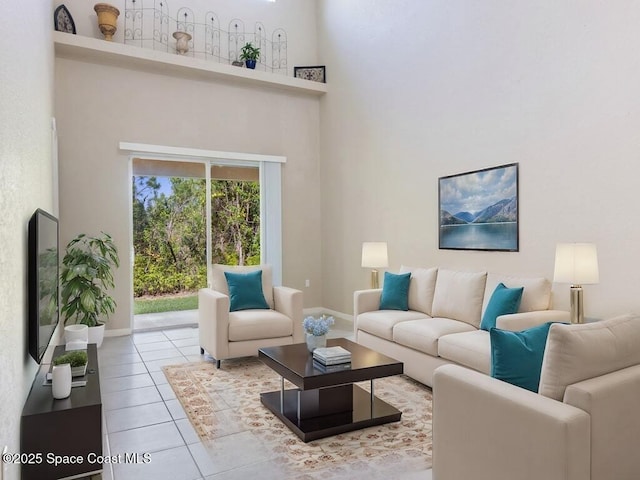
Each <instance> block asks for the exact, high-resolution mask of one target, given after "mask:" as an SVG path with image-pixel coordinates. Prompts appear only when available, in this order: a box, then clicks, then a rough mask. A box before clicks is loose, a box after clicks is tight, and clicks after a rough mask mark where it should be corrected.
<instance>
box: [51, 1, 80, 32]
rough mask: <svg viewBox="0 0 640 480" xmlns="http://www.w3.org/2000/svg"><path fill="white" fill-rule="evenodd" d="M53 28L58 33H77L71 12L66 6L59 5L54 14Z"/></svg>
mask: <svg viewBox="0 0 640 480" xmlns="http://www.w3.org/2000/svg"><path fill="white" fill-rule="evenodd" d="M53 28H55V30H56V31H57V32H65V33H73V34H75V33H76V24H75V22H74V21H73V17H72V16H71V12H69V10H68V9H67V7H65V6H64V4H62V5H59V6H58V7H57V8H56V9H55V11H54V12H53Z"/></svg>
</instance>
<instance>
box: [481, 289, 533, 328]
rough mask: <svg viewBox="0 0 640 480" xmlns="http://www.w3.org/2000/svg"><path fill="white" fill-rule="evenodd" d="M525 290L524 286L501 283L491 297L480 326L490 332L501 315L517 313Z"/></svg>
mask: <svg viewBox="0 0 640 480" xmlns="http://www.w3.org/2000/svg"><path fill="white" fill-rule="evenodd" d="M523 291H524V287H519V288H507V287H505V286H504V283H499V284H498V286H497V287H496V289H495V290H494V291H493V294H492V295H491V298H490V299H489V303H488V304H487V308H486V309H485V310H484V315H483V316H482V321H481V322H480V328H481V329H482V330H486V331H487V332H488V331H489V330H490V329H492V328H493V327H495V326H496V319H497V318H498V317H499V316H500V315H509V314H510V313H517V312H518V309H519V308H520V301H521V300H522V292H523Z"/></svg>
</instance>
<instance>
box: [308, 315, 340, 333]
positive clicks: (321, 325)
mask: <svg viewBox="0 0 640 480" xmlns="http://www.w3.org/2000/svg"><path fill="white" fill-rule="evenodd" d="M334 323H335V320H334V319H333V317H327V316H326V315H322V316H321V317H319V318H314V317H307V318H305V319H304V321H303V322H302V326H303V327H304V331H305V332H307V333H308V334H310V335H315V336H316V337H321V336H322V335H326V334H327V332H328V331H329V327H331V325H333V324H334Z"/></svg>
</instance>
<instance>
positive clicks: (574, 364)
mask: <svg viewBox="0 0 640 480" xmlns="http://www.w3.org/2000/svg"><path fill="white" fill-rule="evenodd" d="M638 345H640V317H639V316H638V315H624V316H621V317H616V318H612V319H610V320H603V321H600V322H594V323H584V324H578V325H564V324H557V323H556V324H553V325H552V326H551V330H550V331H549V338H548V339H547V348H546V351H545V354H544V360H543V362H542V372H541V374H540V394H541V395H544V396H546V397H550V398H554V399H556V400H559V401H562V400H563V398H564V392H565V390H566V388H567V386H569V385H572V384H574V383H576V382H580V381H582V380H586V379H589V378H594V377H598V376H600V375H604V374H607V373H610V372H613V371H616V370H621V369H623V368H626V367H630V366H632V365H638V364H640V348H639V347H638Z"/></svg>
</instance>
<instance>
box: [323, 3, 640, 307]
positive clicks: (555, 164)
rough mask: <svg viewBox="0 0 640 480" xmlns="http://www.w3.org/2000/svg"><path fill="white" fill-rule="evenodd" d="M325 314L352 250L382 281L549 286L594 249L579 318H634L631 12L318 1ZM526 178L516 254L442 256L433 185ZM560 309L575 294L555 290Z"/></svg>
mask: <svg viewBox="0 0 640 480" xmlns="http://www.w3.org/2000/svg"><path fill="white" fill-rule="evenodd" d="M318 12H319V18H318V25H319V33H320V40H319V51H320V63H324V64H326V65H327V74H328V78H329V79H330V80H329V81H330V86H331V91H330V93H329V94H328V95H327V96H326V97H325V98H324V99H323V100H322V106H321V119H322V120H321V122H322V130H321V131H322V135H321V136H322V148H321V158H322V170H321V174H322V175H321V178H322V181H323V183H324V184H325V186H327V185H330V186H331V191H330V194H329V191H328V190H327V189H325V190H324V191H323V193H325V192H326V193H327V194H323V197H322V221H323V226H324V228H323V229H322V232H323V238H322V239H323V245H322V261H323V285H324V296H323V304H324V306H326V307H329V308H332V309H336V310H341V311H345V312H351V311H352V292H353V291H354V290H356V289H359V288H364V287H366V286H367V284H368V276H367V275H368V272H367V271H366V270H365V269H362V268H360V248H361V243H362V242H363V241H367V240H384V241H387V242H388V243H389V256H390V270H392V271H397V269H398V267H399V266H400V265H401V264H403V263H404V264H408V265H422V266H431V265H441V266H449V267H456V268H464V269H471V270H485V269H489V270H493V271H498V272H514V273H516V272H517V273H523V274H531V275H544V276H546V277H548V278H552V276H553V262H554V251H555V244H556V243H557V242H571V241H587V242H595V243H596V244H597V247H598V253H599V259H600V284H599V285H593V286H586V287H585V309H586V315H587V316H591V317H604V316H609V315H614V314H617V313H621V312H626V311H634V310H635V311H638V310H640V300H638V295H637V286H638V284H640V269H639V268H638V267H637V263H638V258H639V255H638V241H639V240H640V224H639V223H638V222H637V221H636V219H637V216H638V200H637V185H638V175H639V174H640V164H639V162H638V139H639V137H638V131H639V130H640V61H639V60H638V55H637V46H638V45H639V44H640V30H638V28H637V25H638V24H639V21H640V4H638V3H635V2H626V1H625V2H613V3H611V2H609V3H607V4H604V3H602V2H600V1H596V0H586V1H581V2H555V1H552V0H548V1H539V2H503V1H499V0H486V1H482V2H472V1H468V0H453V1H452V0H429V1H417V0H414V1H410V0H401V1H398V0H378V1H371V0H352V1H349V2H345V1H342V0H321V1H320V2H319V9H318ZM511 162H519V163H520V251H519V252H518V253H487V252H470V251H469V252H460V251H447V250H439V249H438V238H437V221H438V217H437V208H438V205H437V201H438V191H437V187H438V177H440V176H444V175H450V174H455V173H461V172H465V171H469V170H476V169H479V168H484V167H490V166H496V165H500V164H504V163H511ZM554 295H555V300H556V302H555V303H556V305H557V306H558V307H560V308H565V309H568V285H554Z"/></svg>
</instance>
